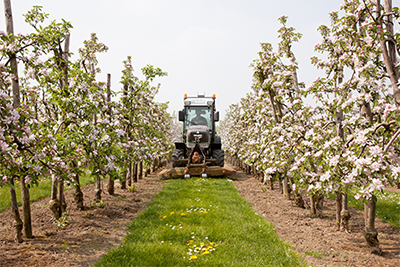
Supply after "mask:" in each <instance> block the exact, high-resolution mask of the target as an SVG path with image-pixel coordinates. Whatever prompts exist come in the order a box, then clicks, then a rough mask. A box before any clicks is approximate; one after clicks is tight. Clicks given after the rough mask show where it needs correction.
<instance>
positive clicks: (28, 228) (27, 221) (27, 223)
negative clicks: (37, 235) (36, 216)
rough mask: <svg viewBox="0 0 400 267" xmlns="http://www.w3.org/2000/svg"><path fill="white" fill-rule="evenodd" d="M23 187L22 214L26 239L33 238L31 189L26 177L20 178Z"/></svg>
mask: <svg viewBox="0 0 400 267" xmlns="http://www.w3.org/2000/svg"><path fill="white" fill-rule="evenodd" d="M19 182H20V186H21V201H22V214H23V220H24V234H25V237H26V238H32V237H33V236H32V219H31V201H30V198H29V189H28V188H27V187H26V184H25V177H20V178H19Z"/></svg>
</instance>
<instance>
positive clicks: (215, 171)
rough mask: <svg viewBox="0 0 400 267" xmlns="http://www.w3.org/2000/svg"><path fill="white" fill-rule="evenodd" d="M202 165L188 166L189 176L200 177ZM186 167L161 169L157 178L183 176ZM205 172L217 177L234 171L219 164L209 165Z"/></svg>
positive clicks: (209, 175)
mask: <svg viewBox="0 0 400 267" xmlns="http://www.w3.org/2000/svg"><path fill="white" fill-rule="evenodd" d="M203 169H204V168H203V167H197V166H193V165H192V167H190V168H189V169H188V170H189V174H190V176H198V177H202V174H203ZM185 170H186V167H176V168H172V169H165V170H162V171H161V172H160V173H159V174H158V178H160V179H173V178H183V177H184V175H185V174H186V172H185ZM206 173H207V176H208V177H219V176H224V175H226V174H235V173H236V171H235V170H234V169H232V168H229V167H219V166H210V167H207V168H206Z"/></svg>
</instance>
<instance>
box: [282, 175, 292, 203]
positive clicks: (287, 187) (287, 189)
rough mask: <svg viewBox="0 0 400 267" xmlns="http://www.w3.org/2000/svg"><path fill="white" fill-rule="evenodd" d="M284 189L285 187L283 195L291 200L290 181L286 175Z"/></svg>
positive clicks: (283, 182)
mask: <svg viewBox="0 0 400 267" xmlns="http://www.w3.org/2000/svg"><path fill="white" fill-rule="evenodd" d="M282 187H283V195H284V197H285V199H290V191H291V189H290V186H289V181H288V177H287V176H286V175H285V178H284V179H283V181H282Z"/></svg>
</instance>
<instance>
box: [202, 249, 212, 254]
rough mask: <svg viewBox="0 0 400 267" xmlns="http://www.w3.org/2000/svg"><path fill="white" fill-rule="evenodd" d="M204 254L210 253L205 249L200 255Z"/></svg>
mask: <svg viewBox="0 0 400 267" xmlns="http://www.w3.org/2000/svg"><path fill="white" fill-rule="evenodd" d="M206 254H210V252H208V251H207V250H206V251H204V252H203V253H201V255H206Z"/></svg>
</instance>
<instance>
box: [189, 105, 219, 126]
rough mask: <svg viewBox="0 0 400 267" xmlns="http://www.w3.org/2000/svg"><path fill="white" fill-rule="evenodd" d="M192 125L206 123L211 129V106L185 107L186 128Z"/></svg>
mask: <svg viewBox="0 0 400 267" xmlns="http://www.w3.org/2000/svg"><path fill="white" fill-rule="evenodd" d="M192 125H206V126H208V129H211V127H212V124H211V107H208V106H202V107H185V123H184V128H185V130H186V129H187V128H188V127H189V126H192Z"/></svg>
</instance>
